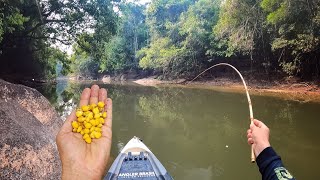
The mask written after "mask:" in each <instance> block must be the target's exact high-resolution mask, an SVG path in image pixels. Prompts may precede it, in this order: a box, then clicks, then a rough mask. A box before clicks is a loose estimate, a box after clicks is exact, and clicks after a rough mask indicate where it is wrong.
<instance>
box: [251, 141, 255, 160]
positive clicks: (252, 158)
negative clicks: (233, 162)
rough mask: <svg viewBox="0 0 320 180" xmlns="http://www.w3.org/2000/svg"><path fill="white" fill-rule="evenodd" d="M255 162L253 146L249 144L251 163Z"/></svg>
mask: <svg viewBox="0 0 320 180" xmlns="http://www.w3.org/2000/svg"><path fill="white" fill-rule="evenodd" d="M255 162H256V156H255V155H254V151H253V146H252V145H251V163H255Z"/></svg>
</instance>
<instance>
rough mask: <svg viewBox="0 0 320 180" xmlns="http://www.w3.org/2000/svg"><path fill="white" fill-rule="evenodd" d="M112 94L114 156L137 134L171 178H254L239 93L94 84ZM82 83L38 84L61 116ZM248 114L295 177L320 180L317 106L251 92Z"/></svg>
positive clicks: (243, 104)
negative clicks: (268, 133)
mask: <svg viewBox="0 0 320 180" xmlns="http://www.w3.org/2000/svg"><path fill="white" fill-rule="evenodd" d="M99 85H100V86H101V87H104V88H107V89H108V96H109V97H111V98H112V99H113V144H112V152H111V154H112V156H113V158H115V157H116V156H117V155H118V153H119V151H120V150H121V148H122V147H123V146H124V145H125V144H126V143H127V142H128V141H129V140H130V139H131V138H132V137H133V136H138V137H140V138H142V139H143V141H144V143H145V144H146V145H147V146H148V147H149V148H150V149H151V150H152V152H153V153H154V154H155V155H156V156H157V157H158V159H159V160H160V161H161V162H162V163H163V165H164V166H165V167H166V169H167V170H168V171H169V173H170V174H171V175H172V176H173V177H174V178H175V179H184V180H194V179H201V180H230V179H243V180H256V179H261V176H260V174H259V171H258V168H257V167H256V164H251V163H250V147H249V146H248V144H247V139H246V130H247V129H248V127H249V123H250V121H249V111H248V104H247V99H246V96H245V94H244V93H243V94H241V93H230V92H221V91H219V92H218V91H214V90H206V89H188V88H177V87H144V86H139V85H129V84H127V85H126V84H125V85H112V84H99ZM85 87H90V84H86V83H70V82H68V81H58V84H56V85H44V86H40V87H36V88H37V89H38V90H39V91H40V92H41V93H42V94H43V95H44V96H46V97H47V98H48V100H49V101H50V102H51V103H52V104H53V105H54V106H55V108H56V109H57V111H58V112H59V114H60V115H61V117H62V118H65V117H66V116H67V115H68V114H69V112H70V111H71V110H72V109H74V108H75V107H76V104H77V102H79V97H80V93H81V91H82V90H83V89H84V88H85ZM251 98H252V103H253V111H254V117H255V118H257V119H260V120H262V121H263V122H264V123H265V124H267V126H269V128H270V130H271V137H270V141H271V145H272V146H273V147H274V148H275V149H276V151H277V153H278V154H279V155H280V156H281V157H282V160H283V162H284V164H285V166H286V167H287V168H288V169H289V171H290V172H291V173H292V174H293V175H294V176H295V177H296V178H297V179H310V180H312V179H320V174H319V172H318V171H319V170H318V167H319V164H318V161H319V159H320V141H319V133H318V132H319V127H320V104H319V103H300V102H295V101H288V100H283V99H281V98H276V97H267V96H252V97H251Z"/></svg>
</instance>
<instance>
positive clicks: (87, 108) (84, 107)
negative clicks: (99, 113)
mask: <svg viewBox="0 0 320 180" xmlns="http://www.w3.org/2000/svg"><path fill="white" fill-rule="evenodd" d="M81 109H82V111H85V112H86V111H89V107H88V106H82V107H81Z"/></svg>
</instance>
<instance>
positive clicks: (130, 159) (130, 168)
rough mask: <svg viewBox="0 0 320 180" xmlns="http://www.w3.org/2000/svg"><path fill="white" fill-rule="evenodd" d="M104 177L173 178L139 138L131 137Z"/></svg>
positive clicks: (112, 178)
mask: <svg viewBox="0 0 320 180" xmlns="http://www.w3.org/2000/svg"><path fill="white" fill-rule="evenodd" d="M104 179H105V180H114V179H132V180H134V179H139V180H142V179H143V180H158V179H161V180H171V179H173V178H172V177H171V176H170V175H169V173H168V172H167V170H166V169H165V168H164V167H163V165H162V164H161V163H160V161H159V160H158V159H157V158H156V156H155V155H154V154H153V153H152V152H151V151H150V150H149V148H148V147H147V146H146V145H145V144H144V143H143V142H142V141H141V140H140V139H139V138H137V137H133V138H132V139H131V140H130V141H129V142H128V143H127V145H126V146H125V147H124V148H123V149H122V150H121V152H120V154H119V155H118V157H117V158H116V160H115V161H114V162H113V164H112V166H111V168H110V169H109V171H108V173H107V175H106V176H105V178H104Z"/></svg>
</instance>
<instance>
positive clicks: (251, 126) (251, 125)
mask: <svg viewBox="0 0 320 180" xmlns="http://www.w3.org/2000/svg"><path fill="white" fill-rule="evenodd" d="M255 127H256V126H255V125H254V124H253V123H251V124H250V130H251V132H252V130H253V129H254V128H255Z"/></svg>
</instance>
